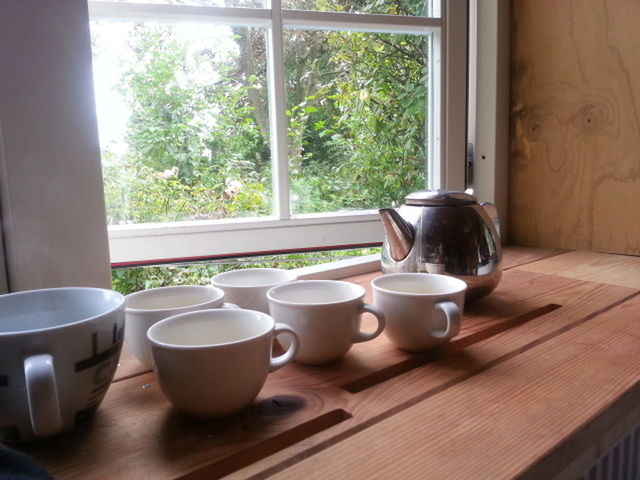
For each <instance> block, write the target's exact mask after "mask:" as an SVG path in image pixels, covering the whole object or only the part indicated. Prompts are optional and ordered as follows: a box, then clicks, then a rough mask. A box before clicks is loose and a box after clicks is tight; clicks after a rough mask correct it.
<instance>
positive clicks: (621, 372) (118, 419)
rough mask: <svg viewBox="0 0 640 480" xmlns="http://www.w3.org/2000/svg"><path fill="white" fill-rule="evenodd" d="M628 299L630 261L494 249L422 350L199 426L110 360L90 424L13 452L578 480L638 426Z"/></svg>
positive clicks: (634, 283) (637, 377)
mask: <svg viewBox="0 0 640 480" xmlns="http://www.w3.org/2000/svg"><path fill="white" fill-rule="evenodd" d="M375 275H377V274H367V275H360V276H357V277H353V278H351V279H350V280H351V281H354V282H356V283H359V284H362V285H363V286H365V287H367V288H368V287H369V282H370V281H371V279H372V278H373V277H374V276H375ZM638 289H640V258H637V257H625V256H617V255H606V254H597V253H591V252H566V251H560V250H551V249H533V248H522V247H508V248H506V249H505V272H504V275H503V278H502V281H501V283H500V285H499V287H498V288H497V289H496V290H495V291H494V292H493V293H492V294H491V295H489V296H488V297H486V298H484V299H482V300H480V301H478V302H476V303H474V304H473V305H470V306H468V307H467V308H466V310H465V314H464V318H463V329H462V332H461V334H460V335H459V336H458V337H456V339H454V341H452V342H451V343H449V344H448V345H447V346H446V347H444V348H442V349H441V350H440V351H438V352H428V353H425V354H420V355H418V354H407V353H404V352H402V351H400V350H397V349H396V348H395V347H393V346H392V345H390V344H389V342H388V341H387V339H386V337H385V336H384V335H382V336H380V337H378V338H377V339H375V340H374V341H371V342H366V343H362V344H357V345H355V346H354V347H353V348H352V349H351V350H350V352H349V353H348V355H347V357H345V359H344V360H343V361H342V362H340V363H338V364H334V365H329V366H323V367H309V366H303V365H299V364H295V363H293V364H289V365H287V366H286V367H284V368H283V369H281V370H279V371H277V372H274V373H273V374H271V375H270V376H269V378H268V380H267V383H266V384H265V386H264V388H263V390H262V392H261V393H260V396H259V397H258V399H257V400H256V402H255V403H254V405H253V407H252V408H250V409H249V410H248V411H246V412H244V413H242V414H239V415H236V416H235V417H232V418H228V419H224V420H219V421H209V422H203V421H195V420H191V419H188V418H186V417H184V416H182V415H181V414H179V413H177V412H176V411H175V410H174V409H173V408H171V406H170V404H169V403H168V402H167V401H166V400H165V398H164V397H163V395H162V393H161V392H160V390H159V388H158V385H157V383H156V380H155V377H154V375H153V373H151V372H148V371H145V370H144V369H143V368H142V367H141V366H140V364H139V363H137V362H136V361H135V360H134V359H133V358H132V357H131V356H130V355H129V354H128V353H127V352H126V351H125V352H123V356H122V359H121V365H120V367H119V370H118V372H117V376H116V380H115V381H114V383H113V384H112V386H111V388H110V389H109V391H108V393H107V395H106V397H105V400H104V402H103V403H102V405H101V406H100V408H99V410H98V413H97V414H96V416H95V418H94V419H92V420H91V421H90V422H89V423H87V424H84V425H81V426H80V427H79V428H78V429H77V430H76V431H74V432H71V433H69V434H66V435H62V436H60V437H57V438H54V439H51V440H47V441H43V442H40V443H36V444H30V445H19V446H17V447H16V446H14V448H18V449H19V450H21V451H23V452H25V453H27V454H29V455H31V456H33V457H34V458H35V459H36V460H37V461H38V462H39V463H40V464H41V465H43V466H44V467H45V468H46V469H47V470H49V471H50V472H51V473H52V474H53V475H54V476H55V477H56V478H57V479H65V478H118V479H126V478H135V479H143V478H152V479H165V478H166V479H170V478H194V479H195V478H202V479H217V478H222V477H227V478H267V477H270V478H291V479H299V478H323V479H325V478H326V479H335V478H349V479H351V478H402V479H405V478H433V479H440V478H456V479H457V478H459V479H469V478H473V479H478V478H487V479H500V478H515V477H518V478H532V479H548V478H553V477H558V478H578V477H579V476H580V475H582V474H583V473H585V471H586V470H587V469H588V468H589V467H590V466H591V465H592V464H593V463H594V462H595V461H596V460H597V459H598V458H599V457H600V455H601V454H602V453H604V452H605V451H607V450H608V449H609V448H611V446H613V445H614V444H615V443H616V442H618V440H620V438H621V437H622V436H623V435H624V434H626V433H628V431H629V430H631V428H632V427H634V426H635V425H637V424H638V423H640V355H639V353H640V313H639V312H640V291H639V290H638ZM369 300H370V298H369ZM368 320H370V319H365V324H366V323H368ZM637 467H638V466H637V465H636V468H637Z"/></svg>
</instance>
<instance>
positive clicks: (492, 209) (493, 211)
mask: <svg viewBox="0 0 640 480" xmlns="http://www.w3.org/2000/svg"><path fill="white" fill-rule="evenodd" d="M480 206H481V207H482V208H484V211H485V212H487V214H488V215H489V218H490V219H491V221H492V222H493V226H494V227H496V232H498V236H501V235H500V219H499V218H498V209H497V208H496V206H495V204H493V203H491V202H484V203H481V204H480Z"/></svg>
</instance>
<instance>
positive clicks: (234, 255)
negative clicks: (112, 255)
mask: <svg viewBox="0 0 640 480" xmlns="http://www.w3.org/2000/svg"><path fill="white" fill-rule="evenodd" d="M381 245H382V243H381V242H373V243H353V244H348V245H332V246H328V247H307V248H291V249H285V250H263V251H256V252H244V253H229V254H225V255H202V256H198V257H176V258H162V259H157V260H135V261H131V262H115V263H112V264H111V268H128V267H147V266H153V265H168V264H171V263H191V262H205V261H209V260H224V259H227V258H244V257H262V256H266V255H285V254H289V253H306V252H326V251H329V250H350V249H354V248H372V247H379V246H381Z"/></svg>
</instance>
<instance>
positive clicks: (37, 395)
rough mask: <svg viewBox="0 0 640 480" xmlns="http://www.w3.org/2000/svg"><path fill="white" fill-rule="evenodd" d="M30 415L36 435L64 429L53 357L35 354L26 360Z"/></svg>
mask: <svg viewBox="0 0 640 480" xmlns="http://www.w3.org/2000/svg"><path fill="white" fill-rule="evenodd" d="M24 377H25V382H26V386H27V400H28V403H29V417H30V418H31V427H32V429H33V433H34V435H36V436H37V437H48V436H51V435H55V434H56V433H58V432H59V431H60V430H61V429H62V414H61V413H60V404H59V402H58V387H57V386H56V378H55V374H54V370H53V357H52V356H51V355H48V354H41V355H33V356H32V357H28V358H25V360H24Z"/></svg>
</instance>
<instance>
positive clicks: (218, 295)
mask: <svg viewBox="0 0 640 480" xmlns="http://www.w3.org/2000/svg"><path fill="white" fill-rule="evenodd" d="M187 289H188V290H205V291H208V292H214V293H215V296H212V297H211V298H208V299H206V300H204V301H202V302H198V303H192V304H189V305H182V306H179V307H166V308H140V307H136V306H130V305H129V303H130V302H132V301H133V302H135V301H136V300H140V299H141V298H144V297H153V296H156V295H159V294H162V293H166V292H169V291H180V290H187ZM223 297H224V292H223V291H222V290H220V289H219V288H217V287H214V286H213V285H174V286H170V287H156V288H149V289H147V290H140V291H139V292H134V293H130V294H129V295H127V296H126V297H125V312H127V313H139V312H169V311H171V312H180V311H181V310H189V309H192V308H196V307H199V306H202V305H206V304H208V303H211V302H215V301H216V300H221V299H222V298H223Z"/></svg>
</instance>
